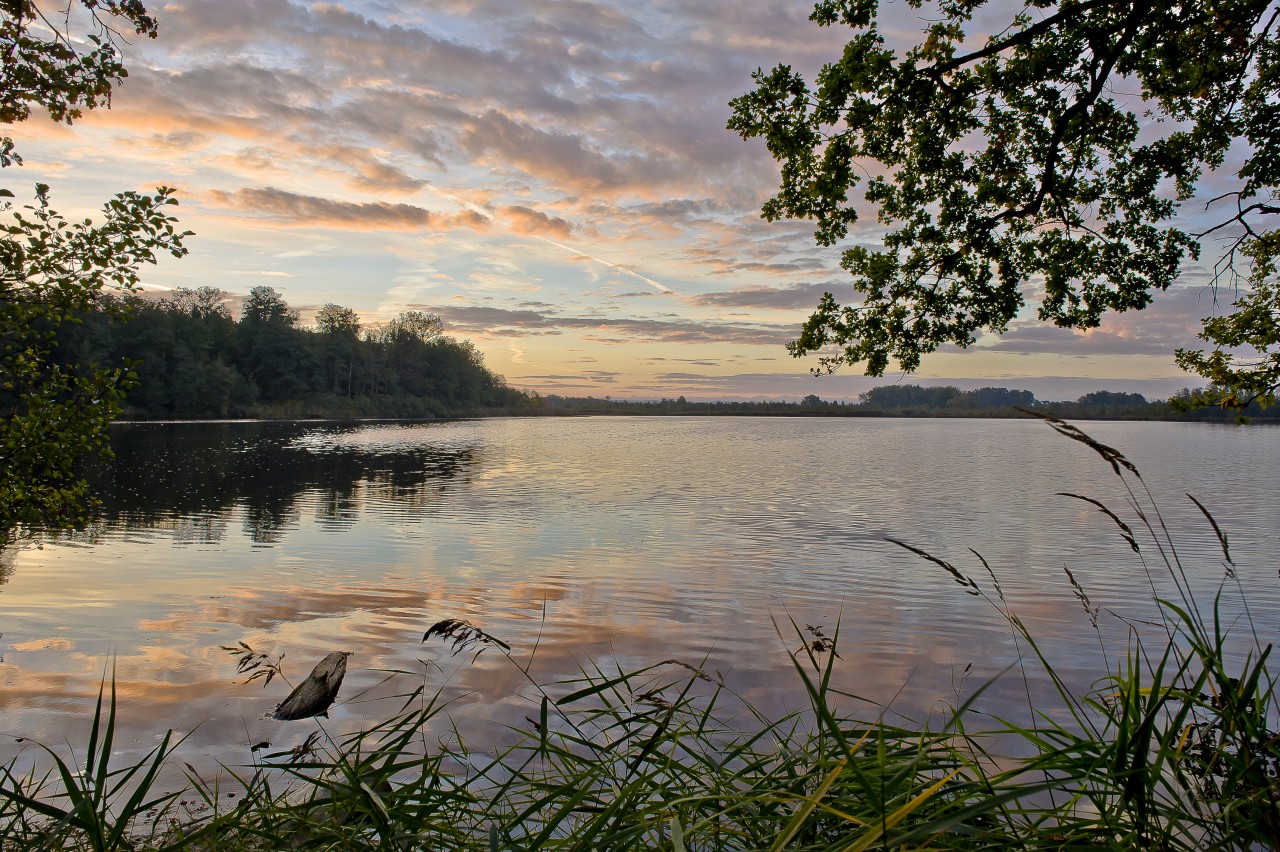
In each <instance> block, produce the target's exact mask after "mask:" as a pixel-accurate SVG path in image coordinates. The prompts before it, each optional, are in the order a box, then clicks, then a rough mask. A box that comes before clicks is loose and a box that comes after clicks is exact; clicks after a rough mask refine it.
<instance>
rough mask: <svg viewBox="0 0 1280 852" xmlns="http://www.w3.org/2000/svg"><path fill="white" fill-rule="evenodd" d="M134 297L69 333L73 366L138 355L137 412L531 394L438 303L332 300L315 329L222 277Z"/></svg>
mask: <svg viewBox="0 0 1280 852" xmlns="http://www.w3.org/2000/svg"><path fill="white" fill-rule="evenodd" d="M126 298H128V299H129V302H130V305H129V307H130V313H131V317H130V319H129V320H128V321H127V322H121V321H119V320H117V319H115V318H113V317H112V316H111V314H110V313H107V312H102V313H93V314H90V315H88V316H85V317H83V318H82V319H83V322H81V323H78V324H74V325H64V326H63V327H62V330H61V331H60V333H59V352H60V357H61V358H62V359H63V360H64V362H65V363H66V364H67V366H68V368H72V367H74V365H77V364H91V363H96V364H98V365H100V366H108V365H118V364H120V363H122V362H126V363H131V364H132V367H133V370H134V371H135V372H136V374H137V378H138V383H137V386H136V387H134V388H133V389H132V390H131V391H129V393H128V395H127V397H126V403H125V410H124V417H126V418H139V419H170V418H224V417H336V418H341V417H435V416H450V415H462V414H471V413H477V412H482V411H493V410H505V409H508V408H522V407H527V406H528V405H529V397H527V396H526V395H525V394H523V393H521V392H519V391H515V390H512V389H511V388H509V387H507V385H506V383H505V381H504V380H503V378H502V377H501V376H499V375H497V374H496V373H494V372H492V371H491V370H489V369H487V368H486V367H485V366H484V361H483V357H482V356H481V354H480V352H479V351H478V350H477V349H476V348H475V347H474V346H473V345H472V344H471V343H469V342H466V341H458V340H454V339H453V338H450V337H447V336H445V335H444V334H443V333H442V328H443V326H442V323H441V321H440V318H439V317H437V316H435V315H434V314H428V313H422V312H418V311H410V312H406V313H402V314H401V315H400V316H399V317H397V318H396V319H393V320H391V321H390V322H388V323H386V324H383V325H379V326H376V327H372V328H365V327H363V326H362V325H361V323H360V320H359V318H358V317H357V316H356V314H355V312H354V311H353V310H351V309H350V308H344V307H341V306H339V305H326V306H325V307H324V308H322V309H321V310H320V311H319V312H318V314H317V315H316V324H315V328H314V329H307V328H302V327H300V326H299V324H298V313H297V312H296V311H294V310H293V309H292V308H290V307H289V305H288V304H287V303H286V302H285V301H284V299H283V298H282V297H281V296H280V294H279V293H277V292H276V291H275V290H274V289H272V288H270V287H255V288H254V289H253V290H252V291H250V293H249V295H248V297H247V298H246V299H245V300H244V304H243V306H242V308H241V311H240V316H239V318H238V319H236V318H233V316H232V314H231V311H230V309H229V308H228V305H227V303H228V300H229V296H228V294H226V293H224V292H223V291H221V290H218V289H216V288H213V287H200V288H197V289H194V290H175V291H174V292H173V293H172V294H171V295H168V296H166V297H165V298H161V299H141V298H137V297H126Z"/></svg>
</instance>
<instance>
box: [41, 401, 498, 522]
mask: <svg viewBox="0 0 1280 852" xmlns="http://www.w3.org/2000/svg"><path fill="white" fill-rule="evenodd" d="M368 428H369V424H367V423H361V424H347V425H336V424H325V425H318V424H315V423H280V422H263V423H200V424H195V423H153V424H152V423H149V424H122V425H119V426H117V427H115V428H113V430H112V435H111V439H112V446H113V448H114V449H115V454H116V455H115V458H114V459H112V460H109V461H105V462H101V463H99V464H98V465H96V466H95V468H94V469H92V470H91V471H90V472H89V480H90V483H91V485H92V488H93V490H94V493H96V494H98V495H99V496H100V499H101V500H102V506H101V507H100V509H99V512H98V520H97V522H96V523H95V524H93V525H92V526H91V527H90V528H88V529H86V530H81V531H78V532H72V533H68V534H66V537H67V538H69V539H71V540H81V541H85V542H96V541H97V540H98V539H99V537H100V536H101V535H102V534H103V533H104V532H106V531H108V530H114V531H129V530H149V529H156V528H165V529H169V530H171V531H172V533H173V536H174V539H175V540H176V541H181V542H189V543H192V544H215V543H218V542H220V541H221V540H222V538H223V536H224V535H225V534H226V530H227V526H228V524H229V522H230V519H231V515H232V513H233V510H237V509H238V510H240V517H241V518H242V523H243V531H244V533H245V535H246V536H248V537H249V538H250V539H251V540H252V541H253V542H254V543H255V544H261V545H271V544H274V543H277V542H278V541H279V540H280V538H281V535H282V532H283V530H285V529H287V528H289V527H291V526H294V525H296V524H297V522H298V520H299V517H300V504H301V503H302V502H303V501H302V499H301V498H302V497H303V495H306V500H305V503H306V506H307V508H308V510H310V511H312V512H314V513H315V515H316V518H317V520H319V521H320V523H321V525H322V526H324V527H326V528H329V529H334V530H337V529H343V528H346V527H349V526H351V525H352V524H354V523H355V520H356V518H357V515H358V513H359V510H360V507H361V505H362V504H363V505H365V506H366V507H368V506H377V505H384V506H394V507H395V509H396V511H397V512H413V511H414V510H415V509H425V508H426V507H428V506H429V505H430V504H431V503H432V501H433V500H434V499H435V498H436V496H437V495H438V494H439V493H440V492H441V491H442V490H443V489H444V487H445V485H446V483H447V482H448V481H449V480H452V479H455V478H457V477H463V481H465V477H466V474H467V471H468V469H469V468H470V467H471V465H472V463H473V461H474V453H475V450H474V449H473V448H470V447H443V448H433V447H431V446H423V445H421V444H417V443H415V444H414V445H412V446H399V447H397V446H395V445H394V443H390V444H388V443H384V444H380V445H378V446H377V447H376V449H370V448H364V447H361V446H360V445H358V444H345V443H343V441H342V440H341V437H342V436H343V435H344V434H350V433H354V432H356V431H358V430H367V429H368ZM387 428H391V429H395V428H396V427H387ZM406 428H411V427H406ZM317 438H318V439H319V440H317Z"/></svg>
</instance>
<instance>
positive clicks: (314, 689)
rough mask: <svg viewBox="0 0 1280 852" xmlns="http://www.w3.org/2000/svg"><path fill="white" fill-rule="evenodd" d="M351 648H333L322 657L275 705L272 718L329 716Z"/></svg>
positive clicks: (287, 718)
mask: <svg viewBox="0 0 1280 852" xmlns="http://www.w3.org/2000/svg"><path fill="white" fill-rule="evenodd" d="M350 656H351V652H350V651H334V652H333V653H332V654H330V655H328V656H327V657H325V658H324V659H323V660H321V661H320V662H319V663H317V664H316V667H315V668H314V669H312V670H311V674H309V675H307V679H306V680H304V681H303V682H302V683H300V684H298V685H297V686H296V687H294V690H293V692H290V693H289V697H288V698H286V699H285V700H284V701H281V702H280V704H279V705H277V706H276V711H275V713H273V714H272V716H271V718H273V719H279V720H281V721H285V722H288V721H291V720H293V719H307V718H310V717H312V716H325V717H328V715H329V712H328V711H329V705H331V704H333V700H334V699H335V698H337V697H338V687H340V686H342V678H343V677H344V676H345V675H346V673H347V657H350Z"/></svg>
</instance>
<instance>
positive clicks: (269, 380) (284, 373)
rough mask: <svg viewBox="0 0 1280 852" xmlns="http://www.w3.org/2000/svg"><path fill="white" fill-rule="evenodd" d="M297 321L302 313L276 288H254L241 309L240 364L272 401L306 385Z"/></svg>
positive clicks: (303, 353) (296, 392)
mask: <svg viewBox="0 0 1280 852" xmlns="http://www.w3.org/2000/svg"><path fill="white" fill-rule="evenodd" d="M297 323H298V312H297V311H295V310H293V309H292V308H290V307H289V305H288V303H287V302H285V300H284V297H283V296H281V295H280V294H279V293H278V292H276V290H275V288H273V287H254V288H253V289H252V290H250V291H249V295H248V296H246V297H245V300H244V305H243V306H242V307H241V309H240V322H239V323H238V326H239V334H238V338H239V340H238V344H239V346H238V348H239V353H238V355H239V360H240V366H241V369H242V370H243V371H244V374H245V375H246V376H247V377H248V379H249V381H251V382H253V383H254V384H255V385H256V386H257V388H258V390H259V391H260V392H261V393H262V396H263V398H264V399H266V400H268V401H272V402H275V401H280V400H284V399H289V398H290V397H292V396H296V395H298V394H299V393H301V391H302V390H303V387H304V386H305V384H306V379H305V378H304V376H305V374H306V373H307V372H308V369H307V368H308V366H309V365H307V364H305V363H304V361H305V360H306V356H307V354H308V353H305V352H304V350H303V346H302V342H301V340H300V339H299V336H298V329H297V328H295V326H296V325H297Z"/></svg>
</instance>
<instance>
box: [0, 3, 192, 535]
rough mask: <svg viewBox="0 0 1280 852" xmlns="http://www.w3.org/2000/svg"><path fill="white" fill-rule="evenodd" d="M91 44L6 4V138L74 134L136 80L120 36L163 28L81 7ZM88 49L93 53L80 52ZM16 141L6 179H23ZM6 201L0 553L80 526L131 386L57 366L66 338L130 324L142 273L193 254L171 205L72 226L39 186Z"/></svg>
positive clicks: (2, 114) (121, 377)
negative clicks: (167, 257) (112, 317)
mask: <svg viewBox="0 0 1280 852" xmlns="http://www.w3.org/2000/svg"><path fill="white" fill-rule="evenodd" d="M81 6H82V7H83V12H84V13H85V15H86V16H87V18H88V20H89V22H90V28H91V32H89V33H88V34H87V35H86V36H84V38H81V37H79V36H76V35H74V34H72V33H71V32H69V31H68V27H69V25H70V24H69V22H70V21H71V20H72V14H71V12H72V9H71V8H70V7H68V8H67V9H65V10H63V11H62V12H60V13H59V14H58V16H56V18H61V20H62V21H63V23H64V24H65V25H66V26H64V27H62V28H60V27H59V25H58V21H57V19H56V18H55V20H50V19H48V18H46V17H45V16H44V14H43V13H42V12H41V11H40V9H39V8H38V7H37V6H36V4H35V3H33V2H29V0H3V2H0V55H3V57H4V61H3V63H2V64H0V124H6V125H7V124H14V123H17V122H21V121H25V120H26V119H27V118H29V117H30V115H31V113H32V110H33V109H34V108H39V109H43V110H45V111H47V112H48V114H49V115H50V117H52V118H53V119H54V120H57V121H66V122H71V121H72V120H74V119H76V118H78V117H79V116H80V115H81V114H82V111H83V110H86V109H93V108H94V107H97V106H102V105H105V104H107V103H109V101H110V97H111V90H112V88H113V86H114V85H116V84H117V83H119V82H120V80H121V79H123V78H124V77H125V70H124V67H123V65H122V64H121V60H120V53H119V50H118V48H117V46H116V41H115V38H116V35H117V33H116V30H115V29H114V28H113V26H116V25H128V26H129V27H131V28H132V29H133V30H134V32H136V33H137V34H139V35H145V36H149V37H154V36H155V32H156V26H155V21H154V20H153V19H152V18H150V17H149V16H148V15H147V14H146V10H145V9H144V8H143V6H142V4H141V3H139V2H137V0H81ZM85 39H87V43H88V44H89V45H91V47H90V48H89V49H88V50H87V51H84V52H81V49H78V48H77V44H83V43H85ZM21 163H22V158H21V156H20V155H19V154H18V153H17V151H16V150H15V147H14V143H13V140H12V139H11V138H9V137H8V136H5V137H0V167H5V168H7V167H11V166H15V165H21ZM14 198H16V196H15V195H14V193H13V191H12V190H10V189H8V188H0V222H2V223H3V224H0V277H2V281H3V288H2V289H0V414H2V415H3V420H2V421H0V543H2V542H3V541H4V540H5V539H6V538H7V537H8V536H9V535H10V534H11V532H12V530H13V529H14V528H15V527H17V526H18V525H26V526H34V525H44V526H67V525H71V524H74V523H76V522H78V521H80V520H82V519H83V517H84V513H85V511H86V509H87V506H88V503H89V495H88V490H87V488H88V487H87V485H86V483H85V481H84V480H83V478H81V477H80V476H79V475H78V473H77V472H76V467H75V466H76V463H77V461H78V460H80V459H82V458H84V457H86V456H89V455H92V454H95V453H105V452H108V451H109V448H108V446H107V438H106V428H107V425H108V424H109V423H110V421H111V420H112V418H114V417H115V416H116V415H117V414H118V413H119V412H120V402H121V398H122V395H123V391H124V389H125V388H127V387H128V386H129V384H130V382H131V381H132V378H131V374H130V373H129V372H128V370H127V366H125V365H121V366H115V367H102V366H100V365H97V364H92V363H76V362H74V360H72V361H70V362H69V361H68V359H66V358H65V357H60V356H63V355H65V354H66V353H60V352H59V351H58V349H59V342H58V329H59V328H60V327H62V326H64V325H67V324H73V323H78V322H81V321H82V319H83V316H84V315H85V314H86V313H88V312H92V311H96V310H105V311H109V312H115V313H118V314H123V313H124V312H125V308H124V305H125V304H126V303H125V302H123V301H120V300H115V299H109V298H107V297H106V294H107V293H108V292H110V291H115V292H128V291H131V290H132V289H133V288H134V287H136V285H137V284H138V280H139V278H138V270H139V268H140V267H141V266H142V264H144V263H154V262H155V261H156V259H157V257H158V256H160V255H162V254H166V253H167V254H171V255H173V256H175V257H180V256H182V255H183V254H185V253H186V249H185V248H184V247H183V244H182V243H183V239H184V238H185V237H187V236H189V234H188V233H185V232H178V231H177V230H176V229H175V227H174V224H175V220H174V218H173V217H172V216H171V215H169V212H168V211H169V208H170V205H173V204H176V203H177V201H176V199H174V198H173V191H172V190H170V189H168V188H165V187H161V188H159V189H157V190H156V193H155V194H154V195H145V194H139V193H136V192H125V193H121V194H120V195H117V196H116V197H115V198H113V199H112V200H110V201H108V202H107V203H106V204H105V205H104V207H103V221H102V223H101V224H100V225H94V224H93V223H92V222H91V221H90V220H84V221H79V222H74V223H72V222H68V221H67V220H66V219H65V218H64V217H63V216H61V215H60V214H59V213H58V212H57V211H55V210H54V209H52V208H51V206H50V203H49V187H48V186H45V185H44V184H38V185H37V186H36V189H35V199H34V202H33V203H31V204H27V205H25V206H21V207H19V206H17V205H16V203H15V202H14V201H10V200H9V199H14Z"/></svg>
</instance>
